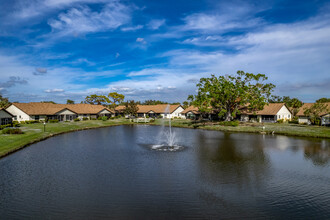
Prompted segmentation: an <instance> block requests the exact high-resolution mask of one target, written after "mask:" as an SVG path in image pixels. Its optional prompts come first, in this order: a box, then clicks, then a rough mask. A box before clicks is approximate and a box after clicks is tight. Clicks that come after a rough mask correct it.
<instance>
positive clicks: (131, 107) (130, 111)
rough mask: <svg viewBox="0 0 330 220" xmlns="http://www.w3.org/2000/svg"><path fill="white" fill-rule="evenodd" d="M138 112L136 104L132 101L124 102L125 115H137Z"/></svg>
mask: <svg viewBox="0 0 330 220" xmlns="http://www.w3.org/2000/svg"><path fill="white" fill-rule="evenodd" d="M138 110H139V108H138V106H137V103H136V102H135V101H134V100H129V101H127V102H125V109H124V111H123V112H124V114H125V115H137V111H138Z"/></svg>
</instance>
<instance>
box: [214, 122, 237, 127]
mask: <svg viewBox="0 0 330 220" xmlns="http://www.w3.org/2000/svg"><path fill="white" fill-rule="evenodd" d="M219 125H223V126H233V127H237V126H238V125H239V121H221V122H219Z"/></svg>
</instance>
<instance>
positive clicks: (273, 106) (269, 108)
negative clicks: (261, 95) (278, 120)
mask: <svg viewBox="0 0 330 220" xmlns="http://www.w3.org/2000/svg"><path fill="white" fill-rule="evenodd" d="M283 106H286V105H285V104H284V103H269V104H267V105H265V106H264V109H263V110H260V111H256V112H255V114H256V115H276V114H277V113H278V111H279V110H280V109H281V108H282V107H283ZM240 111H241V114H247V115H253V114H254V113H253V112H252V111H249V110H248V109H247V108H246V107H244V108H242V109H240Z"/></svg>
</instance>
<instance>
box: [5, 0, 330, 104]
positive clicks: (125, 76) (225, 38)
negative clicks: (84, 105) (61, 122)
mask: <svg viewBox="0 0 330 220" xmlns="http://www.w3.org/2000/svg"><path fill="white" fill-rule="evenodd" d="M237 70H243V71H246V72H252V73H264V74H266V75H267V76H268V77H269V82H272V83H274V84H276V85H277V87H276V90H275V93H276V94H277V95H289V96H291V97H298V98H300V99H302V100H303V101H305V102H311V101H314V100H315V99H317V98H320V97H329V95H330V2H329V1H318V0H297V1H289V0H282V1H281V0H274V1H271V0H270V1H262V0H261V1H243V0H242V1H227V0H225V1H220V0H217V1H216V0H214V1H212V0H190V1H187V0H157V1H152V0H150V1H143V0H125V1H119V0H118V1H116V0H114V1H112V0H11V1H8V0H0V93H1V94H2V95H4V96H6V97H9V98H10V101H20V102H30V101H42V100H53V101H56V102H59V103H61V102H65V101H66V99H68V98H69V99H73V100H75V101H81V100H83V99H84V97H85V96H86V95H89V94H92V93H97V94H107V93H108V92H113V91H115V92H119V93H123V94H125V96H126V97H127V98H128V99H135V100H145V99H160V100H164V101H171V102H175V101H180V102H182V101H184V100H186V98H187V96H188V95H189V94H194V93H195V92H196V82H197V81H198V79H199V78H200V77H207V76H210V74H216V75H220V74H223V75H225V74H235V73H236V71H237Z"/></svg>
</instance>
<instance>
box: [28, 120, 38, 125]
mask: <svg viewBox="0 0 330 220" xmlns="http://www.w3.org/2000/svg"><path fill="white" fill-rule="evenodd" d="M35 123H39V121H38V120H28V121H25V124H35Z"/></svg>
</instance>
